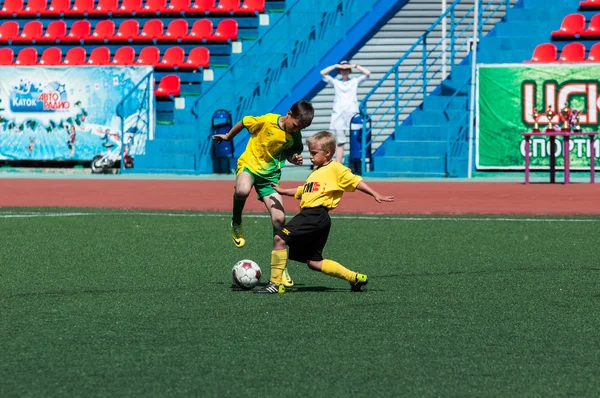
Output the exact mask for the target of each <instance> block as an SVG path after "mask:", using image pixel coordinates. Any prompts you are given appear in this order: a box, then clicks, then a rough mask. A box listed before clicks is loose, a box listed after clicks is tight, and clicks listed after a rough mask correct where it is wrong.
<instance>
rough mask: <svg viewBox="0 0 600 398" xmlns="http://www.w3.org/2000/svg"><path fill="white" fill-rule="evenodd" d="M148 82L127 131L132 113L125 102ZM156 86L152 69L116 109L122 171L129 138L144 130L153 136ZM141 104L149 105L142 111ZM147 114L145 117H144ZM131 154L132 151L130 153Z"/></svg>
mask: <svg viewBox="0 0 600 398" xmlns="http://www.w3.org/2000/svg"><path fill="white" fill-rule="evenodd" d="M144 83H146V88H144V89H142V90H144V92H143V95H142V98H141V99H140V101H139V104H138V105H137V106H135V105H134V106H132V107H131V109H136V110H135V113H132V115H135V118H134V119H135V120H131V121H130V123H129V124H130V126H128V132H126V131H125V120H126V119H129V118H130V117H131V116H132V115H129V116H128V115H125V113H126V112H125V103H126V101H127V100H128V99H130V98H131V97H132V96H133V94H134V93H136V92H137V91H138V90H140V87H141V86H142V84H144ZM153 87H154V71H153V70H151V71H150V72H148V73H147V74H146V75H144V77H142V78H141V79H140V81H139V82H138V83H137V84H136V85H135V86H134V87H133V88H132V89H131V90H129V92H128V93H127V94H126V95H125V96H124V97H123V99H122V100H121V101H120V102H119V103H118V104H117V109H116V113H117V116H118V117H119V119H121V124H120V127H121V148H120V151H121V166H120V172H121V173H124V172H125V147H126V145H128V144H129V140H133V137H134V135H135V134H137V133H139V132H142V133H144V132H145V134H147V135H148V136H149V137H150V136H151V134H152V132H153V131H154V126H153V120H154V118H153V117H151V116H153V113H154V109H153V108H154V101H155V98H154V90H153V89H152V88H153ZM141 104H148V106H145V109H143V111H142V112H140V105H141ZM143 116H145V117H143ZM128 134H129V137H127V135H128ZM128 138H129V139H128ZM130 154H131V153H130Z"/></svg>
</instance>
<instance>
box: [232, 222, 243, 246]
mask: <svg viewBox="0 0 600 398" xmlns="http://www.w3.org/2000/svg"><path fill="white" fill-rule="evenodd" d="M231 240H233V244H234V245H235V246H236V247H243V246H244V245H245V244H246V238H245V237H244V230H243V229H242V224H240V225H238V224H234V223H233V221H232V222H231Z"/></svg>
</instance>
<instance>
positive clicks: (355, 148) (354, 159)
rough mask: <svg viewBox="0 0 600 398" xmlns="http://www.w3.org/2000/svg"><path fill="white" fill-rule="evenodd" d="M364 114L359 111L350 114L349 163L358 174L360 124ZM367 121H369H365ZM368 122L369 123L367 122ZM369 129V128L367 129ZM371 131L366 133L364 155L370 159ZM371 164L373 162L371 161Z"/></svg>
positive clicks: (360, 153) (360, 141) (360, 143)
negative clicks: (366, 143) (352, 114)
mask: <svg viewBox="0 0 600 398" xmlns="http://www.w3.org/2000/svg"><path fill="white" fill-rule="evenodd" d="M363 120H364V116H363V115H361V114H360V113H357V114H356V115H354V116H352V120H351V121H350V156H349V160H350V161H349V165H350V169H351V170H352V172H353V173H354V174H360V172H361V164H362V125H363ZM367 122H368V123H369V121H367ZM369 124H370V123H369ZM369 130H370V129H369ZM370 141H371V132H370V131H369V132H368V133H367V142H368V143H369V144H368V145H367V150H366V151H365V156H366V157H367V158H369V159H370V160H371V143H370ZM371 164H373V162H372V161H371Z"/></svg>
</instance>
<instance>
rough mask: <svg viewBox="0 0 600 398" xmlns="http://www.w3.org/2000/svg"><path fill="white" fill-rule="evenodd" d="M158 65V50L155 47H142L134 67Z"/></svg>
mask: <svg viewBox="0 0 600 398" xmlns="http://www.w3.org/2000/svg"><path fill="white" fill-rule="evenodd" d="M159 63H160V50H159V49H158V48H156V47H153V46H151V47H144V48H142V50H141V51H140V54H139V55H138V59H137V61H135V64H136V65H152V66H156V65H158V64H159Z"/></svg>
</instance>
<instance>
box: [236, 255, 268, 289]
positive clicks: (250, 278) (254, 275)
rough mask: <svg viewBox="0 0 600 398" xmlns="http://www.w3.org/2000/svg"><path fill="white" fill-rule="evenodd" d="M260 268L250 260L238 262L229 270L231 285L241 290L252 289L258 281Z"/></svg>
mask: <svg viewBox="0 0 600 398" xmlns="http://www.w3.org/2000/svg"><path fill="white" fill-rule="evenodd" d="M260 274H261V272H260V267H259V266H258V264H256V263H255V262H254V261H252V260H241V261H238V262H237V263H236V264H235V265H234V266H233V269H232V270H231V276H232V278H233V283H235V284H236V285H237V286H239V287H241V288H242V289H252V288H253V287H254V286H256V285H257V284H258V281H260Z"/></svg>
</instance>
